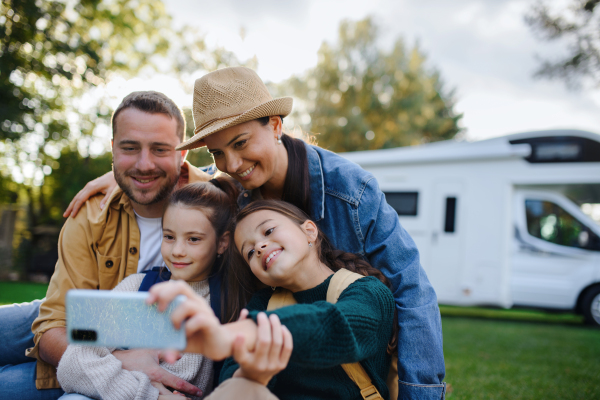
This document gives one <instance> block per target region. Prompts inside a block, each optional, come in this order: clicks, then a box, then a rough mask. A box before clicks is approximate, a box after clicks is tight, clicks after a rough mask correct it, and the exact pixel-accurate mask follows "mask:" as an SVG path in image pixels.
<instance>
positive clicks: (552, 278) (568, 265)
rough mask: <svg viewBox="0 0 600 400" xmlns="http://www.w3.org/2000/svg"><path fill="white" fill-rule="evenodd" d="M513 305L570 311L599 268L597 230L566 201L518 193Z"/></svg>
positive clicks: (544, 194) (555, 196) (539, 193)
mask: <svg viewBox="0 0 600 400" xmlns="http://www.w3.org/2000/svg"><path fill="white" fill-rule="evenodd" d="M515 211H516V215H515V218H516V221H515V224H516V231H515V235H516V237H515V249H514V254H513V269H512V282H511V289H512V298H513V302H514V304H517V305H526V306H537V307H550V308H562V309H571V308H573V307H574V306H575V303H576V301H577V297H578V296H579V294H580V293H581V290H582V289H583V288H584V287H586V286H587V285H589V284H590V283H592V282H594V279H595V274H596V271H597V270H598V268H599V266H600V238H599V236H600V232H599V231H600V229H598V227H597V226H594V225H595V224H594V222H593V221H591V220H589V218H588V217H587V216H586V215H585V214H583V212H581V210H580V209H579V207H577V206H576V205H575V204H574V203H572V202H571V201H570V200H569V199H567V198H565V197H564V196H562V195H560V194H556V193H552V192H544V191H525V190H518V191H516V196H515Z"/></svg>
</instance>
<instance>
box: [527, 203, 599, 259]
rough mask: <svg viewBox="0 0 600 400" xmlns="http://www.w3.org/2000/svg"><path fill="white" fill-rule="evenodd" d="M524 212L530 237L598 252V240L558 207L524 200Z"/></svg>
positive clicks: (587, 229)
mask: <svg viewBox="0 0 600 400" xmlns="http://www.w3.org/2000/svg"><path fill="white" fill-rule="evenodd" d="M525 210H526V215H527V231H528V232H529V234H530V235H531V236H533V237H536V238H538V239H542V240H545V241H547V242H550V243H555V244H558V245H562V246H569V247H578V248H582V249H588V250H600V238H598V236H597V235H596V234H595V233H594V232H592V231H591V230H590V229H589V228H588V227H586V226H585V225H584V224H582V223H581V222H580V221H579V220H577V219H576V218H575V217H573V216H572V215H571V214H569V213H568V212H567V211H565V210H564V209H563V208H562V207H560V206H559V205H557V204H555V203H552V202H550V201H544V200H525Z"/></svg>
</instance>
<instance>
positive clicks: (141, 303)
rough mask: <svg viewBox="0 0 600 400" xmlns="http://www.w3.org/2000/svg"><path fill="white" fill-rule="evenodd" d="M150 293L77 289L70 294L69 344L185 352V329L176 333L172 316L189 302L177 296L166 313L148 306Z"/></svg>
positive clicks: (67, 307)
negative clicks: (175, 310)
mask: <svg viewBox="0 0 600 400" xmlns="http://www.w3.org/2000/svg"><path fill="white" fill-rule="evenodd" d="M147 297H148V292H115V291H111V290H84V289H73V290H69V291H68V292H67V296H66V312H67V337H68V340H69V343H74V344H83V345H88V346H103V347H116V348H118V349H133V348H148V349H175V350H184V349H185V346H186V337H185V327H184V325H183V324H182V326H181V328H180V329H175V327H174V326H173V323H172V322H171V319H170V315H171V312H172V311H173V310H174V309H175V307H177V306H178V305H179V304H181V303H182V302H183V301H184V300H185V296H182V295H180V296H177V297H176V298H175V300H174V301H173V302H172V303H171V304H170V305H169V307H168V308H167V309H166V310H165V312H162V313H161V312H159V311H158V309H157V306H156V305H155V304H152V305H148V304H146V298H147Z"/></svg>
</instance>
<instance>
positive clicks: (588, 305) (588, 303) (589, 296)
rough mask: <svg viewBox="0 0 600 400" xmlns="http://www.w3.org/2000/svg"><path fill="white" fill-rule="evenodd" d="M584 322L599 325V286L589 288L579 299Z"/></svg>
mask: <svg viewBox="0 0 600 400" xmlns="http://www.w3.org/2000/svg"><path fill="white" fill-rule="evenodd" d="M581 308H582V311H583V316H584V317H585V322H586V323H588V324H590V325H594V326H596V327H600V286H596V287H593V288H591V289H589V290H588V291H587V292H586V293H585V295H584V296H583V298H582V299H581Z"/></svg>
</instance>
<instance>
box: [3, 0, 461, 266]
mask: <svg viewBox="0 0 600 400" xmlns="http://www.w3.org/2000/svg"><path fill="white" fill-rule="evenodd" d="M377 39H378V28H377V26H376V24H375V23H374V21H373V20H372V19H370V18H366V19H364V20H360V21H344V22H343V23H342V24H341V25H340V27H339V39H338V41H337V43H335V44H330V43H326V42H325V43H323V45H322V46H321V49H320V51H319V61H318V63H317V65H316V66H315V67H314V68H313V69H311V70H309V71H307V72H306V73H305V74H303V75H302V76H293V77H290V78H289V79H288V80H286V81H284V82H282V83H279V84H269V86H270V89H271V90H272V94H273V95H274V96H285V95H287V96H289V95H293V96H294V97H295V100H296V101H295V111H294V114H293V115H292V116H291V117H290V119H291V123H292V125H293V126H296V127H300V128H302V130H305V131H307V132H312V133H316V134H317V133H318V135H316V139H317V142H318V144H320V145H321V146H323V147H326V148H329V149H331V150H333V151H354V150H366V149H379V148H388V147H396V146H404V145H412V144H418V143H424V142H430V141H436V140H442V139H450V138H452V137H454V136H455V135H456V134H457V133H459V132H460V127H459V120H460V118H461V115H458V114H456V113H455V112H454V111H453V107H454V100H453V93H452V91H447V90H445V89H444V87H443V84H442V81H441V79H440V76H439V73H438V72H437V71H436V70H435V69H431V68H429V67H427V66H426V57H425V55H424V54H423V52H422V51H421V50H420V49H419V47H418V45H414V46H406V44H405V43H404V42H403V41H402V39H401V38H398V39H397V40H396V42H395V44H394V46H393V47H392V48H391V50H388V51H386V50H384V49H382V48H381V47H380V46H379V45H378V40H377ZM235 65H246V66H249V67H254V68H256V66H257V60H256V58H252V59H249V60H245V61H241V60H239V59H237V58H236V56H235V55H234V54H233V53H232V52H230V51H228V50H227V49H224V48H218V47H217V48H209V46H207V44H206V43H205V40H204V36H203V35H202V33H201V30H200V29H199V28H191V27H187V26H183V27H175V26H174V24H173V22H172V19H171V17H170V16H169V15H168V14H167V12H166V10H165V7H164V5H163V4H162V2H160V1H156V0H68V1H50V0H18V1H17V0H2V3H1V5H0V139H1V141H0V209H11V210H13V211H14V210H15V209H18V210H20V212H19V213H18V215H19V217H18V218H17V222H16V224H15V235H14V240H13V242H12V243H11V244H10V246H12V247H13V248H14V249H17V251H16V252H14V253H12V255H11V256H10V257H9V258H11V260H7V259H6V258H7V257H3V258H4V261H0V275H2V271H6V270H7V269H6V266H7V265H9V264H10V265H9V266H10V268H13V267H15V266H16V267H15V268H17V269H20V271H21V272H25V273H28V274H34V273H40V274H47V273H51V272H52V270H53V262H54V261H52V260H50V261H48V262H46V261H44V260H46V259H53V258H54V252H55V250H56V249H55V247H56V246H55V242H56V239H57V237H58V233H59V231H60V227H61V226H62V223H63V221H64V220H63V218H62V212H63V211H64V209H65V208H66V206H67V205H68V203H69V201H70V200H71V198H72V197H73V196H74V195H75V194H76V193H77V192H78V191H79V190H80V189H81V188H82V187H83V186H84V184H85V183H86V182H87V181H89V180H91V179H92V178H94V177H96V176H98V175H100V174H102V173H103V172H105V171H108V170H109V169H110V168H111V156H110V153H109V152H106V149H107V145H106V144H101V145H99V141H100V139H102V140H104V141H106V137H107V135H108V134H109V133H110V116H111V113H112V109H111V107H110V106H109V104H110V103H111V102H110V101H109V100H110V99H109V98H108V97H107V94H106V87H107V86H108V85H110V84H111V82H115V81H117V80H118V79H121V80H123V79H129V78H133V77H136V76H151V75H152V74H163V75H167V76H170V77H172V78H175V79H176V80H177V81H178V82H179V83H180V84H181V86H182V87H183V89H184V90H185V91H186V92H187V93H189V94H191V93H192V91H193V80H194V79H193V78H194V76H197V75H198V71H201V72H206V71H212V70H215V69H218V68H222V67H225V66H235ZM184 113H185V117H186V121H187V135H188V137H189V136H191V135H193V118H192V113H191V110H190V109H184ZM287 125H288V126H290V124H289V122H288V123H287ZM107 132H108V134H107ZM188 159H189V160H190V162H191V163H192V164H194V165H198V166H202V165H207V164H209V163H211V162H212V160H211V158H210V156H209V155H208V153H207V152H206V150H205V149H198V150H195V151H191V152H190V154H189V155H188ZM3 245H4V246H9V245H7V244H6V243H5V244H2V243H0V247H2V246H3ZM0 250H2V249H0ZM5 250H6V249H5ZM9 253H10V252H9ZM3 254H8V253H3ZM45 255H46V256H47V257H46V256H45ZM12 260H15V261H16V263H14V265H13V263H12ZM42 261H43V262H42ZM40 264H44V266H40ZM46 264H47V265H46ZM3 265H4V267H3Z"/></svg>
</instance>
